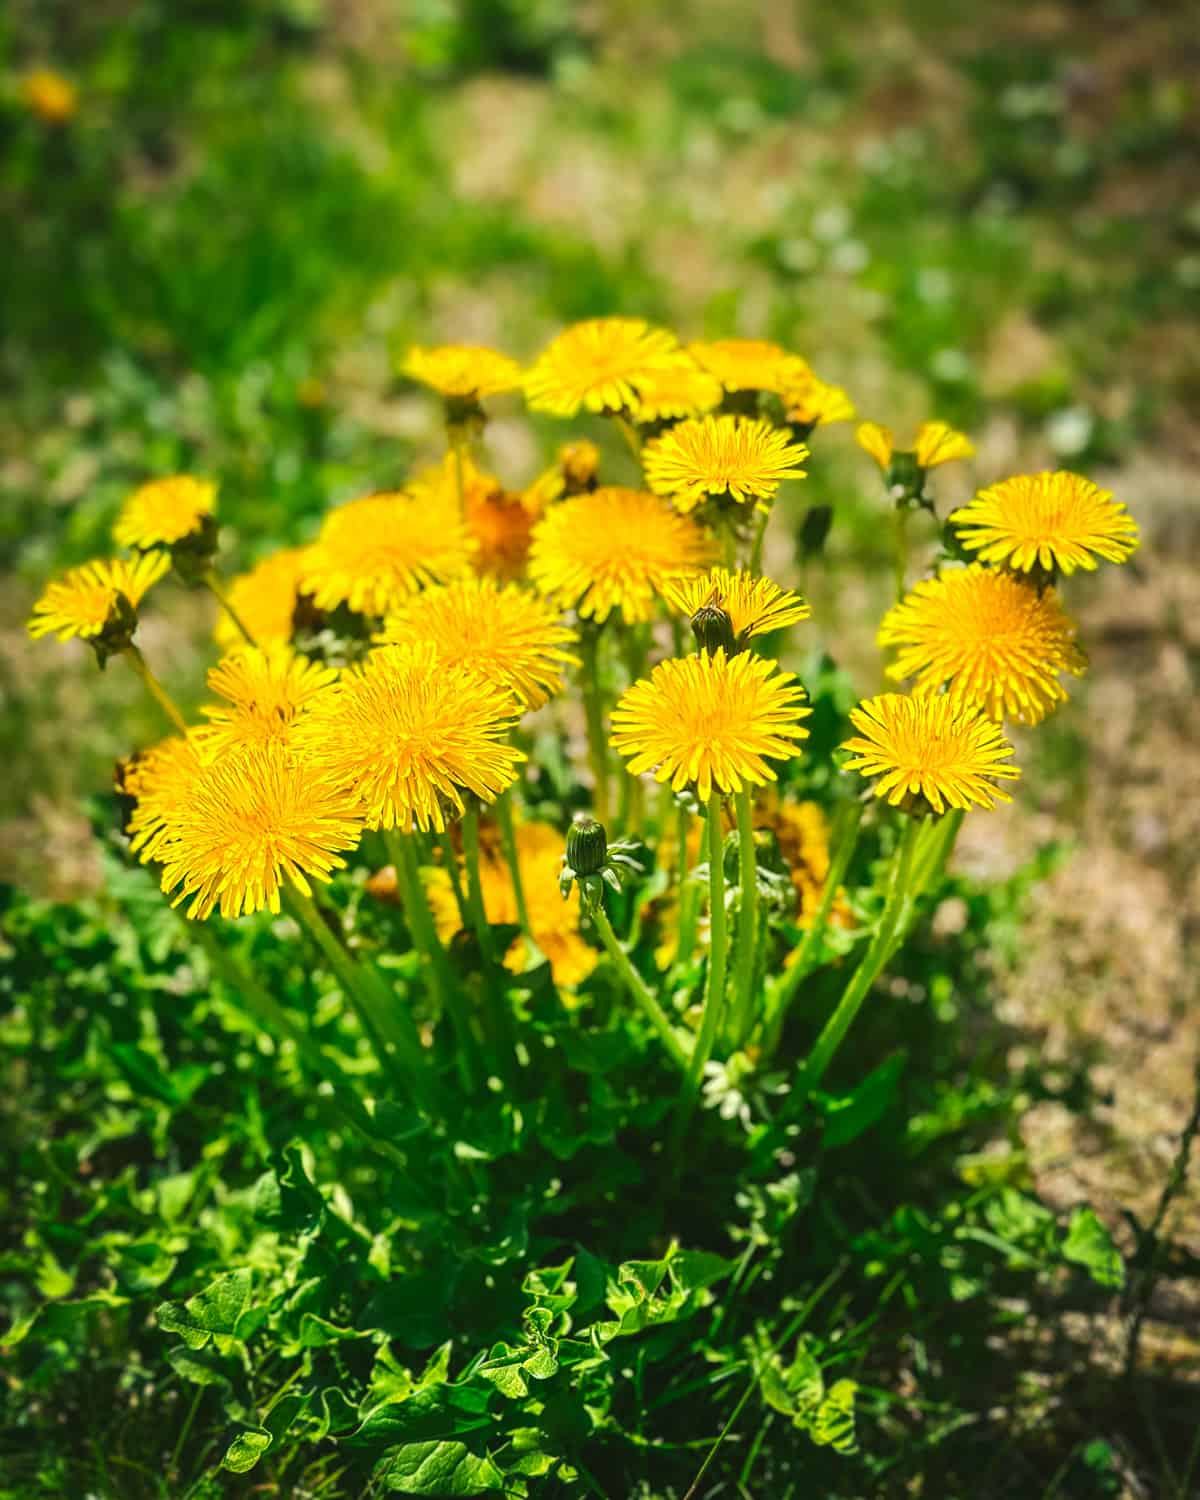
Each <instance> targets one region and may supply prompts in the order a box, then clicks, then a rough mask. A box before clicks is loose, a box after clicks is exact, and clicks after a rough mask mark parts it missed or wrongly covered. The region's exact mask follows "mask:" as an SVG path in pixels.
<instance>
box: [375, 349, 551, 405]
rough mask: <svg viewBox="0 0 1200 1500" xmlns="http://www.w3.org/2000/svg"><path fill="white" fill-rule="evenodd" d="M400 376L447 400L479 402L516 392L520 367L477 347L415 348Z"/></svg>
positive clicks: (512, 360)
mask: <svg viewBox="0 0 1200 1500" xmlns="http://www.w3.org/2000/svg"><path fill="white" fill-rule="evenodd" d="M403 369H404V373H405V374H406V375H408V376H411V378H412V379H413V380H416V381H419V382H420V383H421V384H422V385H427V386H428V387H429V388H430V389H431V390H434V391H437V393H438V395H439V396H445V397H447V398H448V399H450V400H459V401H481V400H482V399H483V398H484V397H485V396H499V395H502V394H503V393H504V392H505V391H515V390H517V389H519V387H520V385H521V380H522V372H521V367H520V365H519V364H518V363H517V362H516V360H515V359H509V357H508V355H507V354H499V353H497V351H496V350H495V349H488V348H485V347H484V346H483V345H480V344H443V345H440V346H439V347H438V348H436V349H423V348H421V347H420V346H419V345H418V346H414V347H413V348H412V349H410V350H409V351H408V356H407V358H406V359H405V361H404V365H403Z"/></svg>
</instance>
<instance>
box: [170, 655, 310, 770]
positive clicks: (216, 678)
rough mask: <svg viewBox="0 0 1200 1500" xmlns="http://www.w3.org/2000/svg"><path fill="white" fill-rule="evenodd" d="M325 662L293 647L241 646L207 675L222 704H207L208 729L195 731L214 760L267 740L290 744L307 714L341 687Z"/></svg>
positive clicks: (204, 709)
mask: <svg viewBox="0 0 1200 1500" xmlns="http://www.w3.org/2000/svg"><path fill="white" fill-rule="evenodd" d="M337 678H338V674H337V672H336V671H335V670H334V669H333V668H332V667H327V666H326V665H325V664H324V663H323V662H318V661H311V660H309V658H308V657H306V656H300V655H298V654H297V653H296V652H295V651H293V650H292V649H291V647H290V646H281V645H278V644H277V645H274V646H266V647H258V646H243V647H241V648H239V649H237V650H235V651H233V652H231V653H230V654H229V655H228V656H226V657H225V658H224V659H223V660H221V661H219V662H218V663H217V665H216V666H215V667H213V668H212V669H211V670H210V672H209V674H208V687H209V691H210V692H213V693H216V694H217V696H218V697H219V698H222V699H224V703H223V704H206V705H205V707H204V708H202V709H201V712H202V713H203V714H204V716H205V718H206V719H208V721H209V722H208V724H206V725H204V726H203V727H201V728H199V729H197V730H196V731H195V734H196V738H197V740H198V741H199V742H200V743H201V744H203V745H204V746H205V748H206V749H207V750H208V751H209V752H210V753H211V754H212V755H214V756H215V755H223V754H225V752H226V751H229V750H232V749H238V748H241V747H242V746H245V745H261V744H265V743H266V742H267V741H268V740H278V741H280V742H281V743H286V742H287V741H288V740H290V738H291V736H292V731H293V729H294V727H295V725H296V723H297V721H298V720H299V718H300V717H301V715H302V714H304V713H307V712H308V711H309V710H310V709H311V708H312V707H313V706H314V705H315V704H316V702H317V700H318V699H319V698H320V697H321V695H322V694H323V693H325V692H327V691H328V690H329V689H330V688H331V687H332V686H333V684H334V683H335V682H336V681H337Z"/></svg>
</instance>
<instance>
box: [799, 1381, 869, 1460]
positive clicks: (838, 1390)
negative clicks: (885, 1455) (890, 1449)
mask: <svg viewBox="0 0 1200 1500" xmlns="http://www.w3.org/2000/svg"><path fill="white" fill-rule="evenodd" d="M857 1390H858V1386H857V1385H856V1383H855V1382H854V1381H853V1380H837V1381H835V1382H834V1383H833V1385H831V1386H830V1387H829V1393H828V1395H827V1396H826V1397H825V1399H824V1400H823V1401H822V1402H821V1404H820V1406H819V1407H818V1408H817V1412H816V1415H815V1416H814V1417H813V1418H812V1419H811V1420H810V1421H809V1422H807V1423H806V1424H805V1425H806V1428H807V1431H808V1435H809V1437H811V1438H812V1440H813V1442H814V1443H816V1444H817V1445H818V1447H821V1448H833V1449H834V1450H835V1452H837V1453H853V1452H854V1451H855V1449H856V1447H857V1446H858V1444H857V1440H856V1438H855V1435H854V1396H855V1392H856V1391H857Z"/></svg>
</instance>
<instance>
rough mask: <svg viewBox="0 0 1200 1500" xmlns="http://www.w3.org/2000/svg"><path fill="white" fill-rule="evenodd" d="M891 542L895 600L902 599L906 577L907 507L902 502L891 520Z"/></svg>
mask: <svg viewBox="0 0 1200 1500" xmlns="http://www.w3.org/2000/svg"><path fill="white" fill-rule="evenodd" d="M892 540H893V545H894V546H895V559H894V563H893V566H894V569H895V575H896V598H897V599H903V598H904V581H905V579H906V578H907V577H908V507H907V503H906V502H904V501H902V502H901V503H900V504H899V505H897V506H896V509H895V513H894V516H893V520H892Z"/></svg>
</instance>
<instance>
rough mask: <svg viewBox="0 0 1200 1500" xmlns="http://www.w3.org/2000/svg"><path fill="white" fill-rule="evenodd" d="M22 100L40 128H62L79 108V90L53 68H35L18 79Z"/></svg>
mask: <svg viewBox="0 0 1200 1500" xmlns="http://www.w3.org/2000/svg"><path fill="white" fill-rule="evenodd" d="M21 97H22V98H23V99H24V101H25V107H26V109H28V111H29V113H30V114H31V115H34V116H36V117H37V119H39V120H41V122H42V124H43V125H65V124H66V123H67V121H68V120H69V119H71V118H72V116H73V115H74V114H75V111H76V110H77V109H78V108H79V91H78V89H76V87H75V85H74V84H73V83H71V82H70V80H69V79H66V78H64V77H63V76H62V74H61V73H56V72H55V71H54V70H53V68H34V69H33V71H32V72H30V73H26V75H25V77H24V78H22V80H21Z"/></svg>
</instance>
